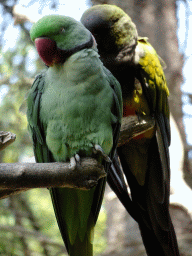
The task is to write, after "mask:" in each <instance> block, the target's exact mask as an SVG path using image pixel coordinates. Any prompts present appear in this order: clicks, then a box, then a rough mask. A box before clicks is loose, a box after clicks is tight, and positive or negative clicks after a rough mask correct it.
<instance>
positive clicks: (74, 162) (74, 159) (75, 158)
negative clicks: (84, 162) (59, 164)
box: [70, 154, 81, 170]
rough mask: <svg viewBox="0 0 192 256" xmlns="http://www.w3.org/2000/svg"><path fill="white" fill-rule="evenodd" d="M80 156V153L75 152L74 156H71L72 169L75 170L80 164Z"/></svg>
mask: <svg viewBox="0 0 192 256" xmlns="http://www.w3.org/2000/svg"><path fill="white" fill-rule="evenodd" d="M80 160H81V159H80V156H79V155H78V154H75V155H74V156H73V157H71V158H70V169H71V170H75V168H76V166H77V163H79V164H80Z"/></svg>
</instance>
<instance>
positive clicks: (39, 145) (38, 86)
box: [27, 72, 53, 163]
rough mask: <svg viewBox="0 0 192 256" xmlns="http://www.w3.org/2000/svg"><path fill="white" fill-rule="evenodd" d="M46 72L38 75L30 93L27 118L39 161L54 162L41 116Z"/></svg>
mask: <svg viewBox="0 0 192 256" xmlns="http://www.w3.org/2000/svg"><path fill="white" fill-rule="evenodd" d="M44 78H45V72H42V73H41V74H39V75H37V76H36V78H35V80H34V82H33V84H32V87H31V89H30V91H29V94H28V99H27V104H28V109H27V119H28V128H29V131H30V133H31V136H32V140H33V150H34V154H35V159H36V161H37V162H38V163H48V162H53V156H52V154H51V152H50V150H49V149H48V147H47V145H46V140H45V129H46V127H44V125H43V124H42V122H41V120H40V117H39V110H40V104H41V95H42V93H43V90H44V83H45V79H44Z"/></svg>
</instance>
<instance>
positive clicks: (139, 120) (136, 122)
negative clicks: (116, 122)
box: [118, 115, 155, 147]
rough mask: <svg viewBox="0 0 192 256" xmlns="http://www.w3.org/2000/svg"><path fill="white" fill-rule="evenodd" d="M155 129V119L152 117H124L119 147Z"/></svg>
mask: <svg viewBox="0 0 192 256" xmlns="http://www.w3.org/2000/svg"><path fill="white" fill-rule="evenodd" d="M154 128H155V119H154V118H152V117H150V116H136V115H134V116H128V117H123V120H122V124H121V133H120V138H119V142H118V147H119V146H122V145H123V144H125V143H127V142H128V141H130V140H131V139H132V138H134V137H136V136H138V135H141V134H142V133H145V132H146V131H149V130H151V129H154Z"/></svg>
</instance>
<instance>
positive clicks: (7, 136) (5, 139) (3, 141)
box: [0, 131, 16, 151]
mask: <svg viewBox="0 0 192 256" xmlns="http://www.w3.org/2000/svg"><path fill="white" fill-rule="evenodd" d="M15 139H16V135H15V134H13V133H11V132H3V131H0V151H1V150H3V149H5V148H6V147H7V146H9V145H10V144H11V143H13V142H14V141H15Z"/></svg>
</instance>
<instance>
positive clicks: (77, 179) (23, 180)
mask: <svg viewBox="0 0 192 256" xmlns="http://www.w3.org/2000/svg"><path fill="white" fill-rule="evenodd" d="M105 176H106V172H105V171H104V168H103V166H102V165H101V164H99V163H98V162H97V161H96V160H95V159H93V158H82V159H81V164H79V165H78V166H77V168H76V169H75V170H72V169H71V168H70V164H69V162H68V163H58V162H57V163H25V164H22V163H13V164H0V188H1V189H13V190H15V189H16V190H18V189H24V190H26V189H29V188H50V187H69V188H81V189H90V188H92V187H94V186H95V185H96V184H97V182H98V180H99V179H100V178H102V177H105Z"/></svg>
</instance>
